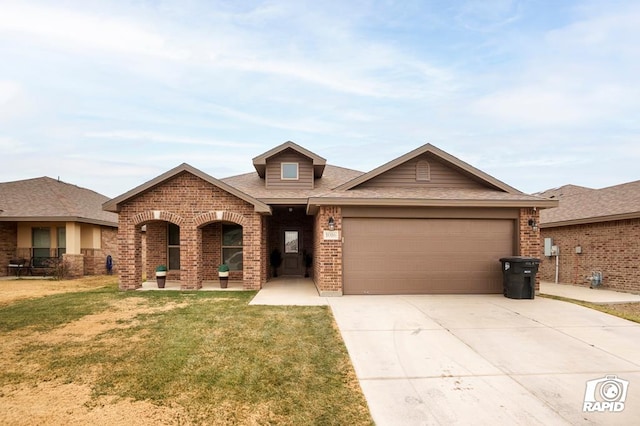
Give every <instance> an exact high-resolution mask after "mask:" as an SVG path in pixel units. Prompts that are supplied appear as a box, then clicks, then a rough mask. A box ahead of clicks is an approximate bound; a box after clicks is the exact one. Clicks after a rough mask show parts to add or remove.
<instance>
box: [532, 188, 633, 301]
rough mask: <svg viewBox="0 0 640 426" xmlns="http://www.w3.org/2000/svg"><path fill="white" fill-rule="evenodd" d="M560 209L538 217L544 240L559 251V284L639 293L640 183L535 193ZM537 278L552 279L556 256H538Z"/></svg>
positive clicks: (544, 212) (554, 274)
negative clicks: (594, 279) (598, 279)
mask: <svg viewBox="0 0 640 426" xmlns="http://www.w3.org/2000/svg"><path fill="white" fill-rule="evenodd" d="M538 195H540V196H543V197H547V198H552V199H557V200H559V201H560V205H559V206H558V207H555V208H551V209H548V210H544V211H543V212H542V213H541V215H540V228H541V234H542V238H543V240H544V239H545V238H550V239H551V241H552V243H553V245H556V246H557V247H559V256H558V259H557V260H558V282H562V283H571V284H578V285H584V286H589V285H591V281H589V280H587V277H591V276H593V272H601V273H602V274H603V281H602V286H603V287H607V288H611V289H615V290H622V291H631V292H640V278H639V275H640V181H635V182H629V183H625V184H621V185H615V186H611V187H608V188H602V189H590V188H585V187H579V186H574V185H566V186H563V187H560V188H557V189H552V190H548V191H545V192H542V193H540V194H538ZM542 259H543V261H542V264H541V265H540V272H539V275H540V277H541V278H542V279H543V280H548V281H554V280H555V276H556V258H555V257H544V256H542Z"/></svg>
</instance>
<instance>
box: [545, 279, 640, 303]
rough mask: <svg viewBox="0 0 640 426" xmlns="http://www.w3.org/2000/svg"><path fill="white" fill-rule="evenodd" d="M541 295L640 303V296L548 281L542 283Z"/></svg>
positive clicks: (584, 300) (590, 300)
mask: <svg viewBox="0 0 640 426" xmlns="http://www.w3.org/2000/svg"><path fill="white" fill-rule="evenodd" d="M540 293H541V294H547V295H551V296H559V297H566V298H567V299H574V300H581V301H583V302H590V303H602V304H605V303H631V302H640V295H638V294H631V293H623V292H621V291H614V290H608V289H604V288H593V289H592V288H589V287H582V286H577V285H571V284H555V283H550V282H546V281H542V282H541V283H540Z"/></svg>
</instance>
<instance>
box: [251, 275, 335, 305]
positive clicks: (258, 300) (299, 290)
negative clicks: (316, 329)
mask: <svg viewBox="0 0 640 426" xmlns="http://www.w3.org/2000/svg"><path fill="white" fill-rule="evenodd" d="M249 304H250V305H294V306H324V305H328V302H327V298H326V297H320V295H319V294H318V290H317V289H316V286H315V284H314V283H313V280H312V279H311V278H301V277H278V278H272V279H271V280H270V281H268V282H267V283H266V284H265V285H264V287H262V290H260V291H259V292H258V294H257V295H256V297H254V298H253V300H252V301H251V302H250V303H249Z"/></svg>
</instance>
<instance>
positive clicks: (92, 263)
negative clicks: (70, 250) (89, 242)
mask: <svg viewBox="0 0 640 426" xmlns="http://www.w3.org/2000/svg"><path fill="white" fill-rule="evenodd" d="M100 239H101V243H100V244H101V247H102V248H101V249H82V250H81V252H82V254H83V255H84V275H104V274H106V273H107V255H111V257H112V258H113V274H117V273H118V255H117V253H118V244H117V243H118V228H113V227H110V226H101V227H100Z"/></svg>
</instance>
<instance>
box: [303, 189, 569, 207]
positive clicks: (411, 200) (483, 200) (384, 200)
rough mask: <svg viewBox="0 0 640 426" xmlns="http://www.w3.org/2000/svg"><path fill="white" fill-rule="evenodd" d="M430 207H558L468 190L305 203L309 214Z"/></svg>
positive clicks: (357, 194)
mask: <svg viewBox="0 0 640 426" xmlns="http://www.w3.org/2000/svg"><path fill="white" fill-rule="evenodd" d="M335 204H338V205H343V206H344V205H360V206H365V205H366V206H413V207H417V206H430V207H539V208H548V207H553V206H556V205H558V202H557V201H555V200H548V199H544V198H541V197H537V196H535V195H527V194H523V193H520V192H518V193H515V194H514V193H509V192H500V191H495V190H492V189H488V188H487V189H469V188H424V187H423V188H364V189H352V190H337V191H333V192H330V193H327V194H323V195H321V196H318V197H311V198H310V199H309V208H308V210H309V211H310V212H312V211H314V210H315V208H317V207H318V206H321V205H335Z"/></svg>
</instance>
